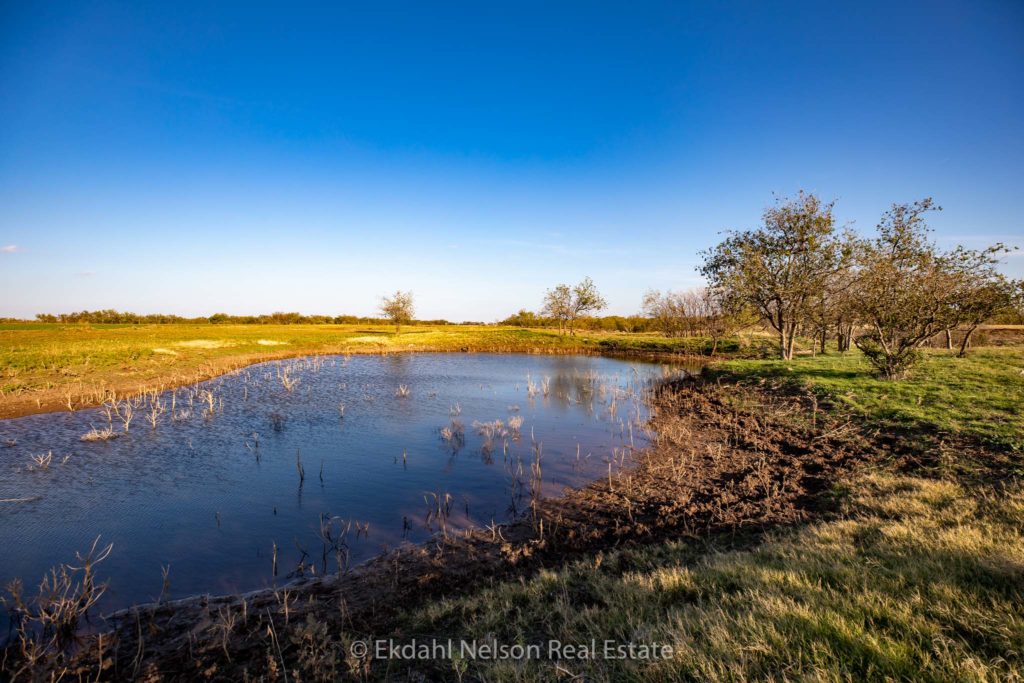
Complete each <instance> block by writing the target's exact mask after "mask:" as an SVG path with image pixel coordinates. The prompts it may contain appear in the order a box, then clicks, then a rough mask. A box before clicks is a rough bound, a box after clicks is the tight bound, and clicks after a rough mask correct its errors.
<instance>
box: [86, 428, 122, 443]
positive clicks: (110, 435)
mask: <svg viewBox="0 0 1024 683" xmlns="http://www.w3.org/2000/svg"><path fill="white" fill-rule="evenodd" d="M119 436H121V432H115V431H114V428H113V427H107V428H106V429H96V428H95V427H93V428H92V429H90V430H89V431H87V432H86V433H85V434H82V436H80V437H78V440H79V441H110V440H111V439H116V438H117V437H119Z"/></svg>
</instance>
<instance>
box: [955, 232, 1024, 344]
mask: <svg viewBox="0 0 1024 683" xmlns="http://www.w3.org/2000/svg"><path fill="white" fill-rule="evenodd" d="M1007 251H1009V249H1007V248H1006V247H1004V246H1003V245H1002V244H996V245H993V246H991V247H988V248H987V249H983V250H980V251H976V250H973V249H964V248H963V247H958V248H957V249H956V250H955V251H953V252H951V253H950V254H948V255H946V256H945V257H944V260H945V261H946V263H947V264H948V267H949V268H950V270H951V271H952V273H953V277H954V278H955V280H956V282H957V286H956V287H955V289H954V290H953V296H952V300H951V305H952V307H953V314H952V316H951V319H950V326H949V327H947V328H946V330H945V332H946V345H947V347H948V348H952V338H951V334H950V331H951V330H952V329H954V328H961V327H964V326H965V327H966V329H964V330H963V332H964V336H963V337H962V338H961V341H960V349H959V351H958V352H957V356H958V357H959V358H963V357H964V356H966V355H967V349H968V348H969V347H970V345H971V335H973V334H974V332H975V330H977V329H978V327H979V326H980V325H982V324H984V323H985V322H987V321H989V320H991V319H992V318H994V317H996V316H998V315H1001V314H1005V313H1008V312H1010V311H1012V310H1013V309H1014V306H1015V305H1016V303H1017V296H1018V294H1019V291H1020V284H1019V283H1017V282H1014V281H1013V280H1009V279H1007V278H1006V277H1005V276H1003V275H1002V274H1001V273H999V272H997V271H996V269H995V264H996V263H998V256H999V255H1000V254H1002V253H1005V252H1007Z"/></svg>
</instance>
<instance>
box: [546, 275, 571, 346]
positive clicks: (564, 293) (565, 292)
mask: <svg viewBox="0 0 1024 683" xmlns="http://www.w3.org/2000/svg"><path fill="white" fill-rule="evenodd" d="M541 313H543V314H544V315H546V316H548V317H549V318H553V319H554V320H556V321H557V322H558V331H559V333H561V334H564V333H565V327H566V324H567V323H568V322H569V316H570V315H572V288H571V287H569V285H556V286H555V288H554V289H549V290H548V291H547V292H545V294H544V307H543V308H542V309H541Z"/></svg>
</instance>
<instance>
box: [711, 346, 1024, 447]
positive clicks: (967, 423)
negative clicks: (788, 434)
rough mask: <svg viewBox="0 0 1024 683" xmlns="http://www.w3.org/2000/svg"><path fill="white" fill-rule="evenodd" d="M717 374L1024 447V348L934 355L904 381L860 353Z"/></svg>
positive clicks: (750, 365)
mask: <svg viewBox="0 0 1024 683" xmlns="http://www.w3.org/2000/svg"><path fill="white" fill-rule="evenodd" d="M715 367H716V369H717V370H719V371H721V372H725V373H727V374H730V375H732V376H736V377H744V378H765V379H772V380H778V379H783V380H787V381H795V382H799V383H802V384H805V385H808V386H811V387H813V388H815V389H816V390H817V391H820V392H824V393H827V394H828V395H829V396H831V397H833V398H835V399H836V400H837V401H838V402H839V403H840V404H841V405H842V406H844V407H846V408H848V409H849V410H852V411H853V412H855V413H857V414H859V415H862V416H864V417H867V418H869V419H871V420H873V421H877V422H879V423H881V424H883V425H902V426H908V427H925V428H929V429H936V430H941V431H944V432H949V433H951V434H967V435H971V436H976V437H979V438H982V439H984V440H986V441H990V442H992V443H994V444H997V445H999V446H1002V447H1008V448H1011V449H1016V450H1020V449H1022V448H1024V349H1021V348H983V349H976V350H974V351H972V352H971V353H970V355H969V356H968V357H967V358H955V357H953V356H951V355H950V354H949V353H948V352H945V351H929V352H927V353H926V354H925V356H924V359H923V360H922V361H921V363H920V364H919V365H917V366H915V367H914V368H913V369H912V370H911V373H910V376H909V377H908V378H907V379H905V380H903V381H898V382H893V381H888V380H884V379H879V378H877V377H875V376H874V375H873V373H872V371H871V367H870V366H869V365H868V363H867V361H866V360H865V358H864V356H863V355H861V354H860V353H859V352H857V351H851V352H849V353H846V354H838V353H830V354H826V355H821V356H817V357H815V358H811V357H799V358H796V359H794V360H792V361H747V360H730V361H725V362H722V363H719V364H717V365H716V366H715Z"/></svg>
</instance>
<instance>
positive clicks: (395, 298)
mask: <svg viewBox="0 0 1024 683" xmlns="http://www.w3.org/2000/svg"><path fill="white" fill-rule="evenodd" d="M380 312H381V313H383V314H384V317H385V318H387V319H388V320H390V321H391V322H393V323H394V324H395V333H396V334H397V333H399V332H401V331H402V323H409V322H412V317H413V315H414V309H413V302H412V292H402V291H401V290H399V291H396V292H395V293H394V294H393V295H392V296H390V297H387V296H385V297H382V298H381V304H380Z"/></svg>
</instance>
